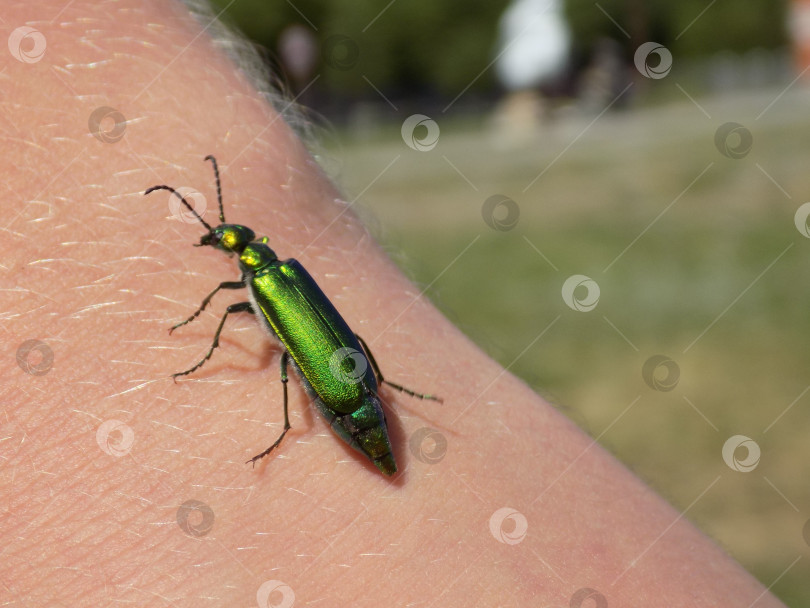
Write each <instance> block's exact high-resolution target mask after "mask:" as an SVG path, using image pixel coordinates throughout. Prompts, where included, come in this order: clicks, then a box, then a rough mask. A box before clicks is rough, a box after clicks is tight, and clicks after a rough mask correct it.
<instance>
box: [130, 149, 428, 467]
mask: <svg viewBox="0 0 810 608" xmlns="http://www.w3.org/2000/svg"><path fill="white" fill-rule="evenodd" d="M205 160H210V161H211V164H212V165H213V167H214V176H215V178H216V184H217V199H218V201H219V220H220V222H221V224H220V225H219V226H217V227H216V228H212V227H211V226H210V225H209V224H208V223H207V222H206V221H205V220H203V219H202V217H201V216H200V215H199V214H198V213H197V212H196V211H195V210H194V208H193V207H192V206H191V205H190V204H189V203H188V201H187V200H186V199H185V198H184V197H183V196H182V195H181V194H180V193H179V192H177V191H176V190H175V189H174V188H172V187H171V186H152V187H151V188H149V189H148V190H147V191H146V192H144V194H149V193H150V192H154V191H155V190H168V191H169V192H171V193H172V194H173V195H175V196H177V197H178V198H179V199H180V201H181V202H182V203H183V205H185V207H186V208H187V209H188V210H189V211H190V212H191V213H192V214H193V215H194V217H196V218H197V219H198V220H199V221H200V223H201V224H202V225H203V226H205V227H206V228H207V229H208V233H207V234H204V235H203V236H202V238H201V239H200V242H199V244H198V245H196V246H197V247H201V246H206V245H207V246H210V247H214V248H216V249H219V250H221V251H224V252H225V253H227V254H228V255H232V254H234V253H236V254H237V255H239V269H240V270H241V271H242V277H241V279H240V280H239V281H226V282H223V283H220V284H219V286H218V287H217V288H216V289H214V291H212V292H211V293H210V294H208V296H206V298H205V299H204V300H203V301H202V304H201V305H200V307H199V308H198V309H197V310H196V311H195V312H194V314H193V315H191V316H190V317H189V318H188V319H186V320H185V321H183V322H181V323H178V324H177V325H175V326H174V327H172V328H171V329H170V330H169V333H171V332H172V331H174V330H175V329H177V328H178V327H180V326H181V325H185V324H186V323H189V322H191V321H193V320H194V319H196V318H197V316H198V315H199V314H200V313H201V312H202V311H203V310H205V308H206V306H208V304H209V303H210V302H211V298H213V297H214V294H215V293H217V292H218V291H219V290H220V289H241V288H243V287H246V288H247V290H248V296H249V301H247V302H238V303H236V304H231V305H230V306H228V308H227V309H226V310H225V314H224V315H223V316H222V320H221V321H220V323H219V327H218V328H217V331H216V333H215V334H214V341H213V343H212V344H211V348H209V349H208V353H207V354H206V355H205V357H203V358H202V359H201V360H200V362H199V363H197V364H196V365H195V366H194V367H191V368H190V369H187V370H186V371H184V372H179V373H176V374H172V377H173V378H177V376H184V375H186V374H190V373H191V372H193V371H195V370H196V369H198V368H200V367H201V366H202V365H203V364H204V363H205V362H206V361H207V360H208V359H210V358H211V355H212V354H213V352H214V350H215V349H216V348H217V346H219V335H220V333H222V328H223V326H224V325H225V319H227V318H228V315H229V314H231V313H236V312H249V313H252V314H253V315H254V316H255V317H256V318H257V319H258V320H259V323H260V325H261V326H262V327H263V328H264V329H265V330H266V331H267V332H268V333H269V334H271V335H273V336H275V337H276V338H278V339H279V341H280V342H281V344H282V347H283V352H282V354H281V382H282V387H283V391H284V430H283V431H282V432H281V435H280V436H279V438H278V439H276V441H275V443H273V445H271V446H270V447H269V448H267V449H266V450H264V451H263V452H262V453H260V454H257V455H256V456H254V457H253V458H251V459H250V460H248V461H247V462H250V463H252V464H253V465H255V464H256V461H257V460H260V459H262V458H264V457H265V456H267V454H269V453H270V452H271V451H273V449H275V448H276V447H278V445H279V444H280V443H281V440H282V439H284V435H286V434H287V431H289V430H290V420H289V416H288V415H287V363H288V361H289V358H290V357H292V360H293V367H294V368H295V369H296V370H297V371H298V372H299V374H300V376H301V380H302V382H303V384H304V387H305V388H306V390H307V393H309V395H310V397H312V398H313V400H314V402H315V405H316V406H317V408H318V411H319V412H320V413H321V414H322V415H323V417H324V418H326V419H327V420H328V421H329V423H330V424H331V426H332V429H333V430H334V431H335V433H337V434H338V436H339V437H340V438H341V439H343V441H345V442H346V443H348V444H349V445H350V446H351V447H353V448H354V449H356V450H358V451H360V452H362V453H363V454H365V455H366V456H368V458H369V459H370V460H371V461H372V462H373V463H374V465H375V466H376V467H377V468H378V469H379V470H380V471H382V472H383V473H385V474H386V475H393V474H394V473H396V471H397V465H396V461H395V460H394V455H393V454H392V453H391V443H390V441H389V439H388V427H387V425H386V422H385V414H384V413H383V410H382V407H381V406H380V398H379V395H378V385H379V384H383V383H384V384H387V385H389V386H391V387H393V388H395V389H397V390H399V391H402V392H404V393H407V394H409V395H412V396H414V397H418V398H420V399H432V400H434V401H441V399H440V398H438V397H435V396H433V395H424V394H421V393H415V392H414V391H411V390H409V389H407V388H405V387H403V386H400V385H399V384H394V383H393V382H389V381H387V380H385V379H384V378H383V376H382V373H381V372H380V368H379V366H378V365H377V362H376V361H375V360H374V356H373V355H372V354H371V351H370V350H369V348H368V346H367V345H366V343H365V341H363V339H362V338H361V337H360V336H358V335H357V334H355V333H354V332H352V330H351V329H350V328H349V326H348V325H347V324H346V321H344V320H343V317H341V316H340V314H339V313H338V311H337V310H335V307H334V306H333V305H332V303H331V302H330V301H329V299H328V298H327V297H326V295H325V294H324V293H323V291H321V288H320V287H318V284H317V283H316V282H315V280H314V279H313V278H312V277H311V276H310V274H309V273H308V272H307V271H306V270H305V269H304V267H303V266H301V264H299V263H298V261H297V260H294V259H289V260H279V259H278V257H277V256H276V254H275V252H274V251H273V250H272V249H270V247H268V246H267V237H263V238H261V239H256V235H255V234H254V232H253V231H252V230H251V229H250V228H248V227H246V226H241V225H239V224H226V223H225V214H224V212H223V209H222V188H221V186H220V180H219V168H218V167H217V161H216V159H215V158H214V157H213V156H210V155H209V156H206V157H205ZM369 363H370V364H371V365H369Z"/></svg>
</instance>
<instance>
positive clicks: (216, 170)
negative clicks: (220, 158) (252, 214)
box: [205, 154, 225, 224]
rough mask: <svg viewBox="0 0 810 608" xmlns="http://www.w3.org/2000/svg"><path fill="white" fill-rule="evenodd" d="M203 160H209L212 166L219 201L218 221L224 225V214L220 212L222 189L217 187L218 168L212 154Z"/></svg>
mask: <svg viewBox="0 0 810 608" xmlns="http://www.w3.org/2000/svg"><path fill="white" fill-rule="evenodd" d="M205 160H210V161H211V164H212V165H214V177H216V178H217V200H218V201H219V221H220V222H221V223H223V224H224V223H225V212H224V211H223V210H222V187H221V186H220V185H219V167H218V166H217V159H216V158H214V156H213V155H212V154H209V155H208V156H206V157H205Z"/></svg>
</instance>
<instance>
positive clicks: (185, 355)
mask: <svg viewBox="0 0 810 608" xmlns="http://www.w3.org/2000/svg"><path fill="white" fill-rule="evenodd" d="M2 18H3V27H4V28H6V29H5V30H4V31H5V32H6V35H8V33H9V31H10V30H11V29H12V28H14V27H17V25H18V24H31V25H32V26H33V27H36V28H37V29H39V30H41V31H42V33H43V35H44V36H45V38H46V40H47V48H46V50H45V52H44V54H43V56H42V58H41V59H40V60H39V61H38V62H36V63H23V62H21V61H17V60H16V59H13V58H9V57H8V56H7V57H6V60H5V61H4V62H3V65H2V74H0V78H2V79H3V83H4V87H3V95H2V96H0V110H1V111H0V136H2V145H1V146H0V164H1V165H2V166H3V168H4V180H3V187H4V193H3V197H2V201H3V202H2V207H1V208H2V213H1V214H0V215H1V216H2V221H1V223H0V226H2V231H3V232H2V238H0V277H2V278H1V279H0V280H1V281H2V289H0V317H1V318H2V322H1V323H0V328H2V331H3V343H4V344H5V345H6V348H5V355H6V356H4V357H3V358H2V361H3V362H4V363H2V365H3V368H2V375H3V379H4V380H3V382H2V383H0V404H2V406H0V439H2V441H0V463H2V464H0V496H2V497H3V508H2V511H1V513H2V515H0V519H2V525H0V547H2V560H0V563H2V566H0V603H2V604H5V605H8V606H15V605H19V606H25V605H31V606H110V605H134V606H190V605H194V606H253V605H256V599H257V593H258V592H259V591H260V590H261V589H262V588H263V587H262V586H263V585H264V584H265V583H266V582H268V581H282V582H283V583H284V584H285V585H286V587H285V589H287V588H288V589H290V590H291V592H292V593H294V595H295V606H358V607H365V606H409V605H410V606H434V607H438V606H441V607H442V608H461V607H464V608H467V607H469V606H569V605H570V603H571V600H572V598H573V597H575V594H577V593H578V592H579V590H581V589H585V588H590V589H595V590H598V591H599V593H601V594H602V595H603V596H604V597H605V598H606V599H607V601H608V605H609V606H610V607H614V606H641V605H650V606H653V605H654V606H689V607H690V608H704V607H705V608H708V607H716V606H730V607H737V606H751V605H752V604H753V605H754V606H755V607H756V608H774V607H776V606H781V605H782V604H781V603H780V602H778V601H777V600H776V599H775V598H774V597H773V596H771V595H770V594H769V593H768V592H767V591H766V590H765V588H764V587H763V586H762V585H761V584H760V583H759V582H758V581H756V580H755V579H754V578H753V577H751V576H750V575H749V574H748V573H746V572H745V570H744V569H743V568H742V567H741V566H740V565H738V564H737V563H735V562H734V561H733V560H732V559H730V558H729V557H728V556H727V555H726V554H725V553H724V552H723V551H722V550H721V549H720V548H719V547H717V546H716V545H715V544H714V543H713V542H711V541H710V540H709V539H708V538H706V536H704V535H703V534H702V533H700V532H699V531H698V530H697V529H696V528H695V527H694V526H693V525H692V524H691V523H690V522H689V521H688V515H689V514H687V516H686V517H685V516H683V510H684V509H685V508H686V507H687V505H678V506H677V507H676V508H673V507H672V506H670V505H668V504H667V503H666V501H664V500H663V499H662V498H660V497H659V496H657V495H656V493H655V492H653V491H652V490H651V489H650V488H648V487H647V486H646V485H645V484H644V483H642V482H641V481H640V480H639V479H638V478H637V477H635V476H634V475H633V474H632V473H630V472H629V471H628V470H627V469H626V468H625V467H624V466H623V465H622V464H621V463H619V462H617V461H616V460H615V459H614V458H613V457H611V456H610V455H609V454H608V453H607V452H606V451H605V450H603V449H602V448H601V447H600V446H599V445H598V444H595V443H594V442H593V440H592V438H591V437H589V436H588V435H587V434H586V433H584V432H582V431H581V430H580V429H578V428H577V427H576V426H575V425H574V424H573V423H572V422H571V421H570V420H569V419H567V418H566V417H565V416H564V415H562V414H561V413H560V412H559V411H557V410H556V409H555V408H553V407H551V406H549V405H548V404H547V403H546V402H545V401H543V400H542V399H541V398H540V397H538V396H537V395H536V394H535V393H534V392H533V391H532V390H530V389H529V388H528V387H527V386H526V385H525V384H524V383H523V382H521V381H520V380H519V379H517V378H515V377H514V376H512V375H511V374H509V373H508V372H507V371H505V370H504V369H503V366H501V365H499V364H497V363H496V362H494V361H493V360H492V359H490V358H489V357H487V356H486V355H485V354H484V353H483V352H481V350H480V349H478V348H477V347H476V346H475V345H474V344H472V343H471V342H470V341H469V340H468V339H467V338H466V337H465V336H464V335H463V333H462V332H461V331H459V330H458V329H457V328H455V327H454V326H453V325H452V324H451V323H450V322H449V321H448V320H447V319H445V318H444V317H443V316H442V315H441V314H440V313H439V312H437V310H436V309H435V308H434V307H433V306H432V305H431V304H430V303H429V302H428V301H427V300H426V299H425V298H424V297H421V296H420V293H421V290H420V288H418V287H416V286H414V285H413V284H411V283H410V282H409V281H408V280H407V279H405V277H403V275H402V274H401V273H400V272H399V270H397V268H396V267H395V266H394V265H393V264H392V263H391V261H390V260H389V259H388V258H387V257H386V255H385V254H384V252H383V250H382V248H381V247H380V246H378V245H377V244H376V243H375V241H374V240H373V239H372V238H371V236H370V234H369V232H368V231H367V230H366V229H365V228H364V227H363V225H362V224H361V223H360V222H359V221H358V219H357V217H356V216H355V214H354V213H353V209H352V206H351V205H349V204H348V203H347V202H345V200H344V198H343V197H341V195H340V194H339V193H338V192H337V190H336V188H335V187H334V186H333V185H332V184H331V183H330V182H329V181H328V180H327V179H326V178H325V177H324V175H323V172H322V171H321V170H320V169H319V168H318V167H317V165H316V164H315V163H314V161H313V160H312V158H311V156H310V155H309V153H308V152H307V150H306V149H305V147H304V146H303V145H302V144H301V142H300V141H299V139H298V138H297V137H296V136H295V135H294V133H293V132H292V131H291V129H289V128H288V127H287V126H286V125H285V123H284V121H283V120H282V119H281V118H279V115H278V113H277V112H276V110H274V109H273V108H271V107H270V106H269V104H268V103H267V102H266V100H265V99H264V98H263V97H262V96H261V95H259V94H258V93H256V91H255V90H254V89H253V88H252V87H251V85H250V84H249V83H248V80H247V79H246V78H244V77H243V76H242V75H241V74H240V72H239V70H238V69H236V68H235V67H234V65H232V64H231V63H230V62H229V61H228V60H226V59H225V58H224V57H223V56H222V55H221V54H220V52H219V51H218V50H217V49H218V48H220V47H218V46H217V45H215V44H213V43H212V42H211V40H210V39H209V38H208V36H207V35H206V33H205V32H203V29H202V26H200V25H199V24H198V23H197V22H196V21H195V20H194V19H192V18H191V17H190V16H189V15H188V13H187V9H185V8H184V6H183V5H182V4H180V3H175V2H166V0H148V1H147V0H120V1H118V2H103V3H102V2H91V1H89V0H75V1H74V2H70V3H68V2H65V1H64V0H59V1H55V0H41V1H40V2H35V3H31V2H25V3H23V2H19V3H15V2H9V3H5V5H4V7H3V15H2ZM103 106H109V107H113V108H115V109H116V110H117V111H118V112H120V113H121V114H122V115H123V116H124V117H125V118H126V121H127V122H126V130H125V132H123V134H122V135H121V137H120V138H119V139H117V140H116V141H110V142H104V141H101V140H100V139H99V138H97V137H96V136H94V135H93V133H92V132H91V131H90V130H89V129H88V120H89V118H90V117H91V116H92V115H93V112H94V111H96V110H97V108H99V107H103ZM282 106H283V104H279V107H282ZM398 130H399V125H395V131H397V132H398ZM403 149H406V148H405V147H404V144H403ZM212 152H214V153H216V156H217V158H218V159H219V160H220V161H221V162H222V167H221V169H222V174H223V176H226V179H225V180H224V181H225V183H226V184H228V188H227V192H228V197H227V201H228V205H227V216H228V219H229V220H230V221H232V222H234V223H238V224H240V225H243V226H249V227H250V228H251V229H252V230H253V231H255V234H257V235H267V236H268V237H269V238H270V241H269V242H270V244H272V248H273V250H274V251H276V252H278V254H279V256H280V257H281V258H282V259H286V258H288V257H295V258H296V259H298V260H300V261H301V263H302V265H303V266H305V267H306V268H307V270H308V271H309V272H310V273H311V274H312V276H314V277H316V278H317V281H318V285H319V286H320V289H321V290H322V291H323V292H324V293H325V294H326V295H327V297H328V299H329V300H330V301H331V302H332V303H333V304H334V305H335V308H336V309H337V310H339V311H340V313H341V316H342V317H343V318H344V319H345V320H346V321H347V323H348V325H349V326H350V327H351V328H352V329H353V330H354V331H356V332H357V333H359V334H361V335H362V336H363V337H364V338H365V339H366V341H367V342H368V344H369V346H370V347H371V349H372V350H373V351H374V354H375V356H376V357H377V358H378V361H379V362H380V363H381V364H382V365H383V368H384V372H385V373H386V374H389V375H390V376H391V377H392V378H396V379H397V380H399V381H402V382H403V383H405V384H407V385H409V386H414V387H418V388H422V389H423V390H429V391H430V392H435V393H436V394H439V395H441V396H442V397H443V398H444V404H443V405H441V404H438V403H434V402H429V401H414V400H412V399H409V398H407V397H406V396H403V395H401V394H400V393H398V392H396V391H394V390H391V389H388V388H386V387H385V386H380V387H378V388H379V394H380V397H381V400H382V407H383V410H384V412H385V415H386V418H387V422H388V431H389V437H390V442H391V449H392V451H393V454H394V455H395V457H396V461H397V465H398V468H399V472H398V473H397V475H396V476H394V477H392V478H389V477H386V476H384V475H382V474H380V472H379V471H378V470H377V468H376V467H375V466H374V465H373V463H372V462H370V461H369V459H368V458H366V457H365V456H363V455H362V454H358V453H357V452H356V451H354V450H352V449H351V447H350V446H348V445H347V444H346V443H345V442H342V441H338V440H336V438H335V435H334V433H333V432H332V431H331V429H330V428H329V425H328V423H327V421H325V420H324V419H323V418H322V417H321V416H320V415H319V414H318V412H317V411H316V410H314V409H313V408H312V407H311V406H310V399H309V396H308V395H307V394H306V392H305V391H304V390H303V389H302V387H301V384H300V383H299V382H296V381H294V380H293V379H294V378H295V376H294V374H290V382H289V383H288V389H289V418H290V422H291V426H292V429H291V430H290V431H289V432H288V433H287V436H286V437H285V439H284V442H283V444H282V446H281V447H282V448H283V449H279V450H276V451H274V453H273V454H272V457H271V458H264V459H262V460H261V461H260V462H259V463H257V465H256V467H255V468H253V467H251V466H249V465H246V464H245V461H246V460H247V459H249V458H251V457H252V456H253V455H254V454H255V453H256V450H258V449H261V447H262V446H266V445H267V444H268V443H269V442H271V441H272V440H273V438H274V437H277V436H278V434H279V433H280V432H281V431H282V428H283V420H282V419H283V415H282V412H281V399H282V396H281V394H280V393H281V391H280V390H279V386H278V385H279V382H278V378H279V367H280V357H281V350H280V348H279V347H278V345H274V344H273V343H272V342H271V341H270V340H268V337H267V335H266V334H265V333H264V332H262V331H261V329H260V327H259V326H258V325H257V320H256V318H255V315H254V316H250V315H246V314H242V315H235V318H234V319H232V320H229V321H228V331H227V332H223V334H222V344H221V345H220V349H219V350H218V351H217V356H216V357H214V358H213V359H212V360H210V361H209V362H208V363H207V364H206V365H205V366H204V367H203V368H202V369H199V370H197V371H196V372H195V374H193V375H192V376H190V378H193V381H192V380H188V381H185V382H177V383H176V384H175V383H174V382H172V379H171V378H170V376H169V375H170V374H171V373H173V372H177V371H180V370H185V369H187V368H188V366H189V364H190V363H192V362H194V361H196V360H198V359H199V358H200V357H201V356H202V355H203V354H204V353H205V349H206V347H207V346H208V345H209V344H210V339H211V335H212V333H213V331H214V330H215V329H216V326H217V322H218V319H220V317H221V316H222V314H223V312H224V307H225V306H226V305H228V304H229V302H227V301H224V302H222V303H220V302H219V300H218V299H215V301H214V302H213V303H212V306H211V309H210V310H211V312H209V311H208V310H207V311H206V312H205V313H203V314H201V315H200V317H199V318H198V319H197V320H196V321H194V323H192V324H190V325H189V326H187V327H184V328H183V329H182V331H175V332H174V333H173V334H172V335H171V336H169V335H168V333H167V331H166V328H167V327H169V326H171V325H172V324H173V323H176V322H177V321H178V320H179V319H183V318H185V317H187V316H188V315H189V313H190V312H191V311H193V310H194V309H195V308H196V307H197V306H199V304H200V298H201V296H202V295H204V294H205V293H206V291H207V290H210V289H212V287H213V286H216V285H217V284H219V283H220V282H221V281H223V280H224V279H232V280H236V279H237V278H238V276H237V275H238V270H237V269H236V267H235V265H234V260H232V259H228V258H227V257H226V256H223V255H218V254H217V255H214V252H212V251H209V250H201V249H200V248H195V247H193V246H192V244H193V243H194V242H195V241H197V239H198V237H199V235H200V233H201V232H204V230H201V226H200V224H199V222H197V221H196V220H195V219H193V218H192V220H191V221H190V222H189V221H184V220H181V219H180V218H179V217H178V216H177V215H176V214H175V212H174V210H176V207H178V206H179V205H178V203H177V200H176V197H173V196H172V195H171V194H170V193H169V192H156V193H152V194H150V196H148V197H144V196H143V192H144V190H145V189H146V188H147V187H148V186H150V185H152V184H173V185H176V186H187V187H192V186H193V187H195V188H197V189H198V190H199V191H200V192H202V193H203V194H204V197H205V198H206V200H207V203H208V205H207V207H208V214H209V215H205V216H204V217H208V218H209V219H210V218H211V217H215V216H216V211H215V209H216V203H215V197H214V196H213V194H212V193H211V188H210V186H208V185H209V184H210V183H211V169H210V166H209V165H208V163H204V162H202V161H201V156H204V155H205V154H209V153H212ZM437 162H443V161H441V160H440V161H437ZM365 196H368V195H365ZM402 196H403V200H405V201H407V200H410V199H411V197H413V196H414V193H412V192H403V193H402ZM346 198H349V197H346ZM361 198H362V197H361ZM173 206H174V207H173ZM206 254H207V255H206ZM470 280H475V281H481V283H482V285H481V288H482V289H484V288H496V287H497V286H494V287H492V286H489V285H486V284H485V282H484V281H483V279H482V277H470ZM229 293H234V292H229ZM220 295H221V294H220ZM557 297H558V296H557ZM225 299H226V300H227V298H225ZM31 339H37V340H40V341H43V342H45V343H47V345H48V346H49V347H50V349H51V350H52V351H53V355H54V359H53V365H52V368H51V369H50V371H48V373H45V374H44V375H32V374H29V373H26V372H25V371H23V370H22V369H21V368H20V367H19V366H18V365H17V363H16V360H15V357H14V353H15V351H16V350H17V349H18V347H19V346H21V345H22V344H24V343H25V342H26V341H27V340H31ZM541 347H542V344H541V345H539V346H538V348H541ZM570 365H571V366H572V367H573V366H576V365H577V362H576V361H571V362H570ZM606 406H607V404H606ZM110 421H120V422H121V423H123V424H124V425H125V426H126V428H124V427H121V426H119V427H115V428H121V429H124V431H125V432H121V431H119V432H117V434H116V437H115V438H113V440H112V443H113V444H120V443H121V442H125V443H127V444H128V446H127V449H125V450H119V451H118V452H116V451H115V450H112V449H110V445H108V444H105V443H104V442H102V443H101V444H100V443H99V441H98V440H97V439H98V434H99V430H105V429H107V428H108V426H110V425H109V424H107V423H109V422H110ZM113 424H117V423H113ZM105 425H107V426H105ZM127 429H128V430H127ZM425 429H432V430H433V431H436V432H438V433H440V434H441V436H442V437H443V438H444V439H445V440H446V444H445V445H446V451H445V453H444V454H443V455H442V457H441V458H440V459H434V460H433V461H432V462H426V460H427V459H426V458H424V457H423V456H422V455H421V454H420V451H419V449H418V448H419V446H416V449H412V448H411V445H410V444H411V440H412V438H414V437H417V438H418V437H420V436H422V435H424V434H425V432H424V431H425ZM130 433H131V434H130ZM105 448H106V449H105ZM707 483H708V482H707ZM721 486H722V483H718V485H717V486H716V487H715V488H714V489H713V490H712V491H722V488H721ZM191 501H198V502H191ZM199 503H203V504H205V505H206V506H207V507H208V508H207V509H201V512H202V511H204V513H203V523H204V524H205V530H204V535H200V536H193V535H189V533H188V532H187V531H186V530H184V529H183V528H182V526H180V525H178V521H177V520H178V513H180V514H182V513H183V512H184V511H183V507H182V505H189V504H193V505H196V504H199ZM504 508H511V509H514V510H515V511H517V512H519V513H520V514H521V515H522V516H523V517H524V518H525V521H526V524H527V529H526V531H525V536H523V537H522V538H521V539H518V540H519V541H520V542H517V543H515V544H508V543H505V542H503V540H504V538H503V537H502V536H498V535H494V534H493V533H492V531H491V528H490V522H491V519H492V518H493V516H494V515H495V514H497V513H503V511H501V509H504ZM186 509H188V508H187V507H186ZM496 523H497V522H496ZM194 525H198V524H194ZM199 525H202V524H199ZM504 530H505V532H507V533H508V532H510V530H509V529H506V528H505V527H504ZM496 531H497V526H496ZM797 567H802V564H801V563H800V564H799V565H798V566H797ZM769 584H770V581H769ZM267 588H268V587H264V589H267ZM276 593H277V594H278V592H276ZM577 597H579V596H577ZM277 600H278V598H277V597H273V601H277Z"/></svg>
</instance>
